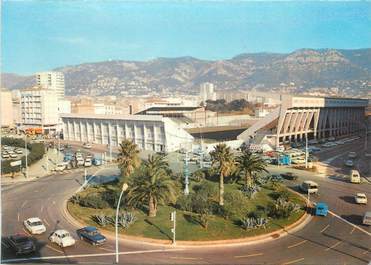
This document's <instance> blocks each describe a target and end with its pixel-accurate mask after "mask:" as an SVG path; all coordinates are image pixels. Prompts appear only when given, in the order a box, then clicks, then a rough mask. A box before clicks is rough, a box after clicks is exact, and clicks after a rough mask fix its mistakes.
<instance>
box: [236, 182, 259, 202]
mask: <svg viewBox="0 0 371 265" xmlns="http://www.w3.org/2000/svg"><path fill="white" fill-rule="evenodd" d="M260 190H261V188H260V187H259V186H258V185H256V184H252V185H251V186H243V187H242V188H241V191H242V193H243V194H244V195H245V196H246V197H248V198H249V199H252V198H254V196H255V195H256V193H258V192H259V191H260Z"/></svg>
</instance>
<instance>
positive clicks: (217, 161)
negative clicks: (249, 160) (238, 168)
mask: <svg viewBox="0 0 371 265" xmlns="http://www.w3.org/2000/svg"><path fill="white" fill-rule="evenodd" d="M210 156H211V158H212V163H213V166H214V167H216V168H217V170H218V172H219V205H224V177H226V176H228V175H229V174H231V172H232V170H233V168H234V165H235V161H234V155H233V154H232V152H231V148H230V147H228V146H227V145H225V144H218V145H217V146H215V148H214V150H213V151H212V152H210Z"/></svg>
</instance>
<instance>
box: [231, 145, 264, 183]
mask: <svg viewBox="0 0 371 265" xmlns="http://www.w3.org/2000/svg"><path fill="white" fill-rule="evenodd" d="M236 160H237V165H238V169H239V173H240V177H241V178H242V179H244V181H245V186H250V187H251V186H253V184H261V183H260V181H259V180H258V176H259V175H258V174H257V173H261V172H268V171H267V170H266V167H267V164H266V163H265V162H264V160H263V159H261V157H259V156H257V155H255V154H252V153H251V152H250V151H248V150H247V149H244V150H243V152H242V154H241V155H240V156H239V157H237V159H236Z"/></svg>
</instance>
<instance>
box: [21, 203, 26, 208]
mask: <svg viewBox="0 0 371 265" xmlns="http://www.w3.org/2000/svg"><path fill="white" fill-rule="evenodd" d="M26 203H27V201H24V202H23V203H22V205H21V209H22V208H23V207H24V206H25V205H26Z"/></svg>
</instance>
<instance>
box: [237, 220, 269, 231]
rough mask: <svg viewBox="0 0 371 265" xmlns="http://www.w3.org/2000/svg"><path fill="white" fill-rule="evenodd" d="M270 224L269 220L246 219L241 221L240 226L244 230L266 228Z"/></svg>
mask: <svg viewBox="0 0 371 265" xmlns="http://www.w3.org/2000/svg"><path fill="white" fill-rule="evenodd" d="M267 224H268V219H267V218H264V217H244V218H242V219H241V220H240V225H241V227H242V228H243V229H245V230H247V229H256V228H261V227H264V228H266V225H267Z"/></svg>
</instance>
